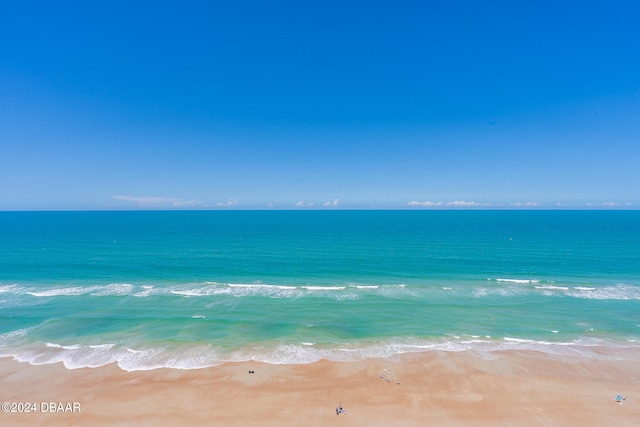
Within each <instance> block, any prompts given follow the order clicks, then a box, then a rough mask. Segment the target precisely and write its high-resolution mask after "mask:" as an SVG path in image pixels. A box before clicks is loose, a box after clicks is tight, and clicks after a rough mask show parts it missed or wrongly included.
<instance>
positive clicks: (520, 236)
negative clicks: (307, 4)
mask: <svg viewBox="0 0 640 427" xmlns="http://www.w3.org/2000/svg"><path fill="white" fill-rule="evenodd" d="M507 349H523V350H524V349H529V350H538V351H544V352H548V353H554V354H561V355H562V354H571V355H586V356H596V355H603V354H604V355H606V356H607V357H637V354H638V350H640V212H639V211H305V212H301V211H225V212H221V211H207V212H203V211H182V212H176V211H165V212H0V356H12V357H14V358H16V359H18V360H22V361H29V362H31V363H34V364H41V363H55V362H60V361H62V362H64V363H65V365H66V366H67V367H69V368H78V367H83V366H101V365H104V364H108V363H113V362H117V363H118V364H119V365H120V366H121V367H122V368H123V369H127V370H137V369H152V368H157V367H176V368H195V367H203V366H211V365H216V364H219V363H223V362H225V361H241V360H260V361H266V362H270V363H309V362H313V361H315V360H319V359H320V358H326V359H330V360H354V359H361V358H367V357H387V356H393V355H396V354H401V353H406V352H418V351H432V350H443V351H463V350H473V351H479V352H492V351H496V350H507Z"/></svg>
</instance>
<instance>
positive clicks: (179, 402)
mask: <svg viewBox="0 0 640 427" xmlns="http://www.w3.org/2000/svg"><path fill="white" fill-rule="evenodd" d="M249 370H253V371H255V373H253V374H250V373H249ZM618 394H620V395H623V396H627V397H628V400H629V401H630V402H631V403H627V402H624V403H623V404H618V403H616V402H615V401H614V400H613V398H614V397H615V396H616V395H618ZM0 401H2V402H9V403H30V404H35V406H33V405H31V408H34V407H35V408H36V409H37V412H35V413H34V412H31V413H26V412H22V413H15V412H14V413H11V412H9V413H1V414H0V425H3V426H49V427H51V426H113V425H135V426H139V427H143V426H177V425H189V426H204V425H207V426H305V427H313V426H367V427H371V426H454V427H455V426H470V425H473V426H511V427H513V426H598V427H601V426H616V427H624V426H638V425H640V365H639V364H638V363H637V362H632V361H615V360H600V359H592V358H571V360H569V358H567V357H565V358H564V359H561V358H560V357H555V356H549V355H545V354H541V353H535V352H522V351H521V352H501V353H490V354H479V353H472V352H460V353H452V352H449V353H444V352H426V353H421V354H405V355H403V356H401V357H394V358H392V359H370V360H364V361H357V362H344V363H343V362H328V361H320V362H316V363H312V364H307V365H269V364H263V363H255V362H243V363H227V364H224V365H221V366H216V367H211V368H206V369H196V370H177V369H156V370H150V371H137V372H125V371H122V370H121V369H119V368H118V367H117V366H115V365H110V366H104V367H100V368H84V369H75V370H68V369H65V368H64V367H63V366H62V365H61V364H57V365H41V366H32V365H29V364H26V363H19V362H16V361H13V360H11V359H0ZM43 402H44V403H43ZM49 403H54V404H55V405H53V407H52V406H51V405H49ZM67 403H69V405H67ZM340 403H341V404H342V406H343V408H344V409H345V410H346V413H344V414H341V415H336V407H337V406H338V404H340ZM60 404H62V405H60ZM78 407H79V410H80V412H78V411H77V409H78ZM3 409H4V406H3ZM43 409H46V410H47V412H43ZM52 409H56V410H58V411H57V412H53V413H52ZM60 409H67V410H71V411H73V412H59V410H60Z"/></svg>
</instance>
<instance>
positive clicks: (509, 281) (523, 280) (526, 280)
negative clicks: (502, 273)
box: [488, 279, 539, 284]
mask: <svg viewBox="0 0 640 427" xmlns="http://www.w3.org/2000/svg"><path fill="white" fill-rule="evenodd" d="M488 280H491V279H488ZM496 282H507V283H521V284H522V283H538V282H539V280H535V279H496Z"/></svg>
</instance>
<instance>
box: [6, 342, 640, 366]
mask: <svg viewBox="0 0 640 427" xmlns="http://www.w3.org/2000/svg"><path fill="white" fill-rule="evenodd" d="M430 351H442V352H462V351H473V352H479V353H480V354H491V353H495V352H501V351H536V352H541V353H545V354H550V355H557V356H561V357H568V356H571V357H589V358H599V359H615V360H633V361H638V362H640V344H638V343H637V342H635V340H626V341H625V342H611V341H603V340H598V339H577V340H574V341H570V342H550V341H541V340H534V339H526V338H517V337H503V338H489V337H485V338H480V337H479V336H466V337H465V336H458V337H449V338H443V339H434V340H421V339H399V340H397V341H386V342H379V343H366V342H361V343H335V344H329V343H325V344H318V343H313V342H301V343H299V344H275V343H274V346H273V347H270V346H268V345H260V346H253V345H252V346H251V347H247V348H238V349H235V350H222V349H221V348H216V347H214V346H212V345H209V344H196V343H193V344H183V345H179V346H177V347H175V346H174V347H168V346H162V345H160V346H156V347H152V346H151V347H150V346H149V345H146V346H133V347H132V346H131V344H129V345H127V346H121V345H117V344H114V343H105V344H91V345H87V344H58V343H49V342H48V343H44V344H38V343H30V344H28V345H22V346H19V347H17V348H7V347H0V357H12V358H14V359H16V360H18V361H21V362H29V363H31V364H33V365H42V364H52V363H63V365H64V366H65V367H66V368H67V369H79V368H86V367H99V366H104V365H107V364H111V363H116V364H117V365H118V366H119V367H120V368H121V369H123V370H125V371H139V370H152V369H158V368H174V369H199V368H205V367H210V366H216V365H220V364H223V363H227V362H244V361H258V362H264V363H270V364H308V363H313V362H317V361H319V360H322V359H325V360H330V361H340V362H347V361H358V360H364V359H375V358H389V357H393V356H398V355H402V354H406V353H422V352H430Z"/></svg>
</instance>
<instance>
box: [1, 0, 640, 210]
mask: <svg viewBox="0 0 640 427" xmlns="http://www.w3.org/2000/svg"><path fill="white" fill-rule="evenodd" d="M639 23H640V2H637V1H633V0H629V1H588V0H583V1H512V0H509V1H475V0H473V1H472V0H468V1H455V0H454V1H428V0H423V1H412V2H410V1H397V0H396V1H369V0H367V1H346V0H341V1H331V0H323V1H299V0H298V1H286V2H283V1H242V0H239V1H235V0H234V1H224V2H221V1H131V0H127V1H114V0H111V1H104V2H102V1H78V2H70V1H55V2H54V1H29V0H24V1H9V0H7V1H2V2H0V210H31V209H34V210H45V209H47V210H48V209H51V210H56V209H140V208H142V209H166V208H179V209H350V208H356V209H369V208H379V209H388V208H395V209H444V208H456V209H460V208H521V209H522V208H551V209H555V208H579V209H583V208H623V209H640V24H639Z"/></svg>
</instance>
